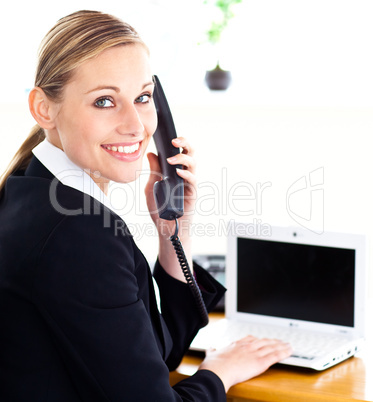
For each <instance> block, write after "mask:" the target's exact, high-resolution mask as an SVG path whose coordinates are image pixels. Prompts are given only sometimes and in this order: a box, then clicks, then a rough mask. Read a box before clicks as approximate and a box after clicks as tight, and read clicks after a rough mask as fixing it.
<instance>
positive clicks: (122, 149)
mask: <svg viewBox="0 0 373 402" xmlns="http://www.w3.org/2000/svg"><path fill="white" fill-rule="evenodd" d="M102 147H103V148H104V149H107V150H108V151H111V152H118V153H121V154H127V155H128V154H133V153H135V152H136V151H138V150H139V148H140V143H139V142H136V144H133V145H102Z"/></svg>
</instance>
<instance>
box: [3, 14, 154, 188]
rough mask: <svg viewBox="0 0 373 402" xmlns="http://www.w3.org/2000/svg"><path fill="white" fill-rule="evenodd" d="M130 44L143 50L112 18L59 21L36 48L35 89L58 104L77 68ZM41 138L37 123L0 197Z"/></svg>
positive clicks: (70, 17) (84, 16) (12, 164)
mask: <svg viewBox="0 0 373 402" xmlns="http://www.w3.org/2000/svg"><path fill="white" fill-rule="evenodd" d="M131 43H139V44H142V45H143V46H144V47H145V48H146V46H145V44H144V42H143V41H142V40H141V39H140V37H139V35H138V33H137V32H136V31H135V30H134V29H133V28H132V27H131V26H130V25H128V24H126V23H125V22H123V21H121V20H120V19H118V18H116V17H114V16H112V15H109V14H104V13H101V12H99V11H87V10H83V11H78V12H76V13H73V14H70V15H68V16H66V17H64V18H61V19H60V20H59V21H58V22H57V24H56V25H55V26H54V27H53V28H52V29H51V30H50V31H49V32H48V33H47V35H46V36H45V38H44V39H43V41H42V43H41V45H40V49H39V54H38V56H39V62H38V65H37V69H36V75H35V86H36V87H39V88H41V89H42V90H43V91H44V92H45V94H46V95H47V97H48V98H49V99H51V100H53V101H55V102H60V101H62V98H63V89H64V86H65V85H66V84H67V83H68V82H69V80H70V79H71V77H72V74H73V72H74V70H75V69H76V68H77V67H78V66H80V65H81V64H82V63H84V62H85V61H87V60H89V59H92V58H93V57H95V56H97V55H98V54H100V53H101V52H102V51H104V50H105V49H108V48H111V47H113V46H118V45H127V44H131ZM44 139H45V133H44V130H43V129H42V128H41V127H40V126H39V125H38V124H37V125H36V126H34V127H33V129H32V130H31V132H30V134H29V136H28V137H27V139H26V140H25V141H24V143H23V144H22V145H21V147H20V148H19V150H18V151H17V152H16V154H15V155H14V157H13V159H12V160H11V162H10V164H9V166H8V167H7V169H6V171H5V172H4V173H3V175H2V176H1V177H0V195H1V192H2V190H3V188H4V186H5V182H6V179H7V178H8V177H9V176H10V175H11V174H13V173H14V172H15V171H17V170H25V169H26V168H27V166H28V165H29V163H30V161H31V158H32V149H33V148H35V147H36V146H37V145H38V144H39V143H40V142H42V141H43V140H44Z"/></svg>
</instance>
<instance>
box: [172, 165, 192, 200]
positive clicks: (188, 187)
mask: <svg viewBox="0 0 373 402" xmlns="http://www.w3.org/2000/svg"><path fill="white" fill-rule="evenodd" d="M176 173H177V174H178V175H179V176H180V177H181V178H182V179H184V181H185V182H184V189H185V193H188V194H191V195H192V198H191V199H194V198H195V195H196V193H197V180H196V177H195V175H194V174H193V173H191V172H190V171H189V170H183V169H176ZM193 195H194V197H193Z"/></svg>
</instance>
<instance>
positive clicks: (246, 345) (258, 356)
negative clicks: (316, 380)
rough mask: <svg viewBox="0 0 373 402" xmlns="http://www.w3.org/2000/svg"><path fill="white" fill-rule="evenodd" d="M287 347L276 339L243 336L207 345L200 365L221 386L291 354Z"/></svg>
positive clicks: (259, 372)
mask: <svg viewBox="0 0 373 402" xmlns="http://www.w3.org/2000/svg"><path fill="white" fill-rule="evenodd" d="M291 352H292V350H291V347H290V345H289V344H287V343H284V342H282V341H280V340H277V339H258V338H255V337H254V336H251V335H249V336H247V337H245V338H243V339H240V340H238V341H236V342H233V343H231V344H230V345H228V346H226V347H224V348H221V349H218V350H216V349H210V350H208V351H207V353H206V358H205V360H204V361H203V362H202V364H201V366H200V369H201V370H202V369H204V370H210V371H212V372H214V373H215V374H216V375H218V376H219V377H220V379H221V380H222V382H223V384H224V387H225V390H226V391H228V390H229V388H230V387H231V386H232V385H235V384H238V383H240V382H243V381H246V380H249V379H250V378H253V377H256V376H257V375H259V374H261V373H263V372H264V371H266V370H267V369H268V368H269V367H270V366H272V365H273V364H275V363H278V362H279V361H280V360H283V359H285V358H286V357H289V356H290V355H291Z"/></svg>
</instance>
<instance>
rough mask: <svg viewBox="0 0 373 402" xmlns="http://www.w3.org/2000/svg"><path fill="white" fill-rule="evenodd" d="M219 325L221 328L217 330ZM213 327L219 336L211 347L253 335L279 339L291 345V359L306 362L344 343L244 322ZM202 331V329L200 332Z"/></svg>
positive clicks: (336, 338) (326, 336)
mask: <svg viewBox="0 0 373 402" xmlns="http://www.w3.org/2000/svg"><path fill="white" fill-rule="evenodd" d="M219 324H220V326H221V327H222V328H220V329H219V330H218V328H217V327H218V326H219ZM214 325H216V329H215V330H216V332H217V333H219V332H220V331H221V336H219V337H218V339H217V340H216V341H212V343H213V344H211V347H222V346H224V345H227V344H229V343H231V342H232V341H235V340H238V339H241V338H243V337H245V336H247V335H253V336H255V337H257V338H272V339H281V340H282V341H284V342H287V343H289V344H290V345H291V347H292V349H293V354H292V357H298V358H302V359H307V360H312V359H314V358H316V357H317V356H319V355H325V354H326V353H328V351H329V350H331V349H334V350H335V349H336V348H338V346H339V345H342V344H343V343H345V342H346V340H345V338H343V337H340V336H338V335H335V334H322V333H318V332H310V331H304V330H299V329H298V328H285V327H274V326H273V327H272V326H268V325H257V324H251V323H245V322H229V325H228V322H227V321H226V320H222V321H221V322H219V323H218V322H217V323H216V324H214ZM224 327H225V328H224ZM202 331H203V329H202V330H201V331H200V332H202ZM214 332H215V331H214ZM201 335H202V333H201Z"/></svg>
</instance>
